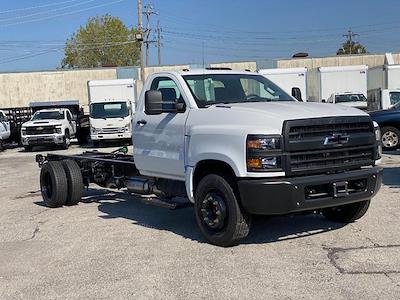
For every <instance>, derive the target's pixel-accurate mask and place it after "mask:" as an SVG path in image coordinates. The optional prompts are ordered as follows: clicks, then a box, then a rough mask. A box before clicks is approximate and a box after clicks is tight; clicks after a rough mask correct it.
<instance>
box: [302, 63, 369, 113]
mask: <svg viewBox="0 0 400 300" xmlns="http://www.w3.org/2000/svg"><path fill="white" fill-rule="evenodd" d="M367 70H368V66H367V65H356V66H340V67H319V68H316V69H311V70H309V72H308V79H307V92H308V95H309V100H310V101H314V102H329V103H337V104H342V105H347V106H353V107H357V108H366V107H367V98H366V95H367Z"/></svg>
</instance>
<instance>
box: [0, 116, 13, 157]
mask: <svg viewBox="0 0 400 300" xmlns="http://www.w3.org/2000/svg"><path fill="white" fill-rule="evenodd" d="M10 134H11V130H10V122H9V120H8V119H7V117H6V114H5V113H4V112H3V111H2V110H0V151H3V146H4V142H5V141H6V140H8V139H9V138H10Z"/></svg>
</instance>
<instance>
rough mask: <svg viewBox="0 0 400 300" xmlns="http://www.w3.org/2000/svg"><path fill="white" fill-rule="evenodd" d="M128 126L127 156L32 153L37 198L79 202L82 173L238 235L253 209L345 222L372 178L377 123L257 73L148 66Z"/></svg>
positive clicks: (375, 183)
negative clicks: (307, 98)
mask: <svg viewBox="0 0 400 300" xmlns="http://www.w3.org/2000/svg"><path fill="white" fill-rule="evenodd" d="M134 126H135V128H134V131H133V142H134V143H133V144H134V149H133V156H132V155H128V154H126V153H127V148H121V149H120V151H116V152H113V153H99V152H96V151H94V152H90V151H89V152H84V153H82V154H78V155H60V154H48V155H47V156H42V155H37V157H36V160H37V162H38V163H39V166H41V173H40V185H41V192H42V196H43V200H44V203H45V204H46V205H47V206H49V207H59V206H62V205H66V204H67V205H72V204H77V203H78V202H79V201H80V200H81V196H82V191H83V189H84V186H88V185H89V184H97V185H99V186H102V187H108V188H116V189H122V190H126V191H127V192H129V193H132V194H139V195H153V197H157V201H156V202H155V203H158V204H159V205H160V204H161V203H162V205H163V206H167V207H170V208H181V207H185V206H186V205H193V206H194V217H195V219H196V221H197V224H198V226H199V229H200V231H201V232H202V234H203V236H204V238H205V239H206V240H208V241H209V242H210V243H213V244H215V245H219V246H231V245H235V244H237V243H239V242H240V241H241V240H242V239H244V238H245V237H246V236H247V234H248V233H249V230H250V225H251V219H252V215H282V214H288V213H295V212H315V211H317V212H318V213H321V214H323V215H324V216H325V217H326V218H328V219H329V220H332V221H336V222H343V223H348V222H353V221H355V220H357V219H359V218H361V217H362V216H363V215H364V214H365V213H366V211H367V209H368V207H369V204H370V200H371V198H372V197H374V196H375V195H376V193H377V192H378V190H379V188H380V186H381V181H382V169H381V168H380V167H378V166H377V163H378V162H379V160H380V155H381V154H380V141H379V140H380V138H379V128H378V126H377V124H376V123H373V122H372V120H371V118H370V116H369V115H367V114H366V113H364V112H362V111H360V110H358V109H354V108H352V107H346V106H341V105H333V104H319V103H304V102H299V101H296V100H295V99H294V98H292V97H291V96H289V95H288V94H287V93H286V92H284V91H283V90H281V89H280V88H279V87H277V86H276V85H275V84H272V83H271V82H270V81H269V80H268V79H266V78H265V77H263V76H262V75H260V74H258V73H251V72H239V71H228V70H213V69H205V70H197V71H195V70H184V71H180V72H178V71H171V72H162V73H155V74H152V75H150V76H149V77H148V78H147V80H146V82H145V83H144V88H143V90H142V93H141V95H140V97H139V99H138V103H137V110H136V114H135V119H134ZM182 197H183V198H184V199H187V200H186V201H187V202H184V203H182V202H181V199H182ZM146 199H148V197H146ZM187 212H188V213H190V212H191V210H188V211H187Z"/></svg>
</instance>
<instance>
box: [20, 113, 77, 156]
mask: <svg viewBox="0 0 400 300" xmlns="http://www.w3.org/2000/svg"><path fill="white" fill-rule="evenodd" d="M75 134H76V123H75V121H74V120H73V118H72V114H71V112H70V110H69V109H66V108H54V109H42V110H39V111H37V112H36V113H35V114H34V115H33V116H32V119H31V120H30V121H28V122H26V123H24V124H23V125H22V128H21V142H22V145H23V146H24V147H25V150H26V151H29V150H31V149H32V147H34V146H41V145H60V146H62V148H63V149H68V147H69V145H70V142H71V138H72V137H74V136H75Z"/></svg>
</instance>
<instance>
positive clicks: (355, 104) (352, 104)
mask: <svg viewBox="0 0 400 300" xmlns="http://www.w3.org/2000/svg"><path fill="white" fill-rule="evenodd" d="M336 104H337V105H343V106H350V107H355V108H358V109H366V108H367V106H368V103H367V102H366V101H352V102H342V103H336Z"/></svg>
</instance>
